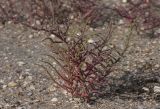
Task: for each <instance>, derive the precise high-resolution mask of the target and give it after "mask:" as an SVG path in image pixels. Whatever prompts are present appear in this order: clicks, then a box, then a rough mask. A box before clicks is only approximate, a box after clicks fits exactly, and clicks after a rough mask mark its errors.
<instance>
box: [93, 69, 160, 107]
mask: <svg viewBox="0 0 160 109" xmlns="http://www.w3.org/2000/svg"><path fill="white" fill-rule="evenodd" d="M143 70H144V69H137V70H136V71H135V72H130V71H126V72H124V74H123V75H122V76H121V77H119V78H116V77H108V78H107V79H108V83H109V84H108V85H107V86H106V87H104V88H103V89H102V93H101V94H100V95H99V96H98V97H97V98H96V99H95V100H93V101H94V102H92V103H93V104H94V103H95V102H97V101H99V100H100V99H105V100H111V101H114V100H115V99H117V98H118V99H121V100H124V101H125V100H133V101H144V100H149V99H154V100H156V101H160V94H155V93H154V86H159V87H160V73H159V71H157V72H153V71H148V72H145V71H143Z"/></svg>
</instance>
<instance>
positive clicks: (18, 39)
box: [0, 23, 160, 109]
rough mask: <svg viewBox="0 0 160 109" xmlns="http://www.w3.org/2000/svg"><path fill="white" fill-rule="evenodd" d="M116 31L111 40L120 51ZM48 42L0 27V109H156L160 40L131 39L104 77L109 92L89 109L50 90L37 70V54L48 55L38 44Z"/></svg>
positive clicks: (39, 34) (20, 30) (27, 31)
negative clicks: (108, 82)
mask: <svg viewBox="0 0 160 109" xmlns="http://www.w3.org/2000/svg"><path fill="white" fill-rule="evenodd" d="M121 29H122V30H123V28H121ZM121 29H120V30H119V32H118V33H116V34H115V35H114V38H115V40H114V41H115V42H116V43H117V44H118V45H119V46H123V45H121V43H122V42H119V40H121V39H123V33H122V32H121ZM47 36H48V34H45V33H43V32H36V31H32V30H30V29H27V28H24V27H22V26H21V25H14V24H12V23H8V24H6V25H5V26H3V25H0V109H160V73H159V72H160V69H159V68H160V37H155V38H151V37H149V36H147V35H144V36H138V35H133V37H131V41H130V47H129V49H128V51H127V52H126V54H125V56H124V58H123V59H122V61H121V62H120V63H119V64H118V65H117V66H116V69H115V71H114V72H113V73H112V74H111V75H110V76H109V77H108V78H109V81H110V85H111V86H110V87H109V88H110V90H109V92H106V95H104V96H102V97H100V98H99V99H98V100H97V102H95V103H94V104H93V105H90V104H86V103H81V102H80V101H79V99H72V98H71V97H70V96H68V95H67V93H66V92H65V91H61V90H60V89H57V88H55V87H54V86H53V83H52V81H51V79H50V78H49V77H48V75H46V74H45V72H44V70H43V69H41V68H40V67H38V66H36V63H39V62H40V61H39V60H40V59H42V58H43V56H42V54H47V53H50V52H49V49H48V48H47V47H46V46H45V45H44V44H43V43H42V39H44V38H45V37H47ZM122 48H123V47H122ZM142 66H145V67H143V69H141V67H142ZM146 79H149V80H152V79H153V81H149V82H148V81H147V80H146ZM141 81H145V82H143V83H142V82H141ZM140 83H141V84H140Z"/></svg>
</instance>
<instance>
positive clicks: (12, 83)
mask: <svg viewBox="0 0 160 109" xmlns="http://www.w3.org/2000/svg"><path fill="white" fill-rule="evenodd" d="M8 86H9V87H15V86H17V83H15V82H13V81H12V82H9V83H8Z"/></svg>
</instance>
